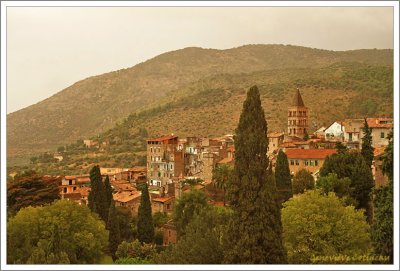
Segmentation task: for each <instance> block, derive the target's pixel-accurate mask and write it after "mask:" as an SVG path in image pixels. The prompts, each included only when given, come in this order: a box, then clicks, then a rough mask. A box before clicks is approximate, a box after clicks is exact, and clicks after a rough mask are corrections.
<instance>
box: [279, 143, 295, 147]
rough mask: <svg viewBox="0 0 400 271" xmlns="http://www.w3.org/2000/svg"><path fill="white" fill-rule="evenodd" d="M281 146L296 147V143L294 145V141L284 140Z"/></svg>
mask: <svg viewBox="0 0 400 271" xmlns="http://www.w3.org/2000/svg"><path fill="white" fill-rule="evenodd" d="M279 147H280V148H295V147H296V145H294V143H293V142H284V143H282V144H279Z"/></svg>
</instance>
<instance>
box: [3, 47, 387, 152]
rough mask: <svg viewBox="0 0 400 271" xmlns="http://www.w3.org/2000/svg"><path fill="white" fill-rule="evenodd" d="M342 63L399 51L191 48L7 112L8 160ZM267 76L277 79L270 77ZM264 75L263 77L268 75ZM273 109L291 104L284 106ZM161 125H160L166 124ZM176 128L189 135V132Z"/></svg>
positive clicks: (378, 61) (376, 59)
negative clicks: (218, 92) (172, 107)
mask: <svg viewBox="0 0 400 271" xmlns="http://www.w3.org/2000/svg"><path fill="white" fill-rule="evenodd" d="M341 61H350V62H354V61H355V62H360V63H368V64H374V65H391V63H392V61H393V51H392V50H357V51H346V52H333V51H326V50H317V49H311V48H305V47H297V46H283V45H248V46H242V47H239V48H233V49H229V50H213V49H201V48H186V49H182V50H177V51H173V52H168V53H165V54H162V55H160V56H157V57H155V58H153V59H150V60H148V61H146V62H144V63H141V64H138V65H136V66H134V67H132V68H129V69H124V70H120V71H115V72H111V73H107V74H103V75H99V76H93V77H90V78H87V79H85V80H82V81H80V82H77V83H75V84H74V85H72V86H70V87H68V88H66V89H65V90H63V91H61V92H59V93H57V94H56V95H54V96H52V97H50V98H48V99H46V100H44V101H42V102H40V103H38V104H36V105H33V106H30V107H28V108H25V109H22V110H20V111H17V112H15V113H11V114H9V115H8V116H7V136H8V137H7V146H8V150H7V151H8V157H12V156H16V155H18V154H29V153H37V152H42V151H46V150H54V149H55V148H56V147H57V146H59V145H62V144H67V143H71V142H74V141H75V140H77V139H79V138H85V137H90V136H93V135H95V134H99V133H102V132H103V131H105V130H106V129H109V128H112V127H114V126H115V124H116V122H117V121H118V120H121V118H123V117H125V116H127V115H128V114H130V113H133V112H140V111H143V110H146V109H151V108H155V107H157V106H158V105H160V104H165V103H167V102H173V101H176V100H180V99H181V98H182V97H187V96H188V95H196V93H198V92H201V91H205V90H210V89H211V90H212V89H219V88H221V89H224V90H225V91H226V92H227V93H229V92H234V91H235V90H240V91H243V90H244V89H246V88H248V86H249V85H251V84H255V83H257V84H259V85H268V84H269V83H268V82H269V81H271V82H272V84H281V83H280V82H279V81H278V79H277V78H282V79H283V80H284V79H285V78H284V77H285V76H284V75H282V76H279V74H280V73H281V72H282V71H283V73H284V71H285V70H286V69H293V68H315V69H317V70H318V69H319V68H323V67H326V66H329V65H332V64H334V63H338V62H341ZM272 70H273V71H272ZM268 71H271V72H272V74H271V75H269V74H268ZM263 72H265V76H263V75H262V73H263ZM258 73H261V74H258ZM287 76H289V75H286V77H287ZM301 76H303V77H304V76H305V77H307V72H303V73H302V75H301ZM274 77H275V78H274ZM239 78H244V79H243V80H245V81H241V80H238V79H239ZM298 79H303V78H302V77H299V78H298ZM291 80H292V79H291ZM304 80H307V79H304ZM306 83H307V82H306ZM288 90H289V89H288V88H282V89H281V91H282V93H280V94H279V95H276V96H277V99H278V98H279V97H278V96H285V95H286V94H284V93H286V92H285V91H288ZM307 93H308V90H305V95H306V97H307V95H308V94H307ZM227 95H228V94H227ZM268 95H269V94H268ZM224 97H225V96H224ZM285 97H286V96H285ZM240 99H241V98H240V95H236V94H235V95H233V97H232V100H229V102H228V101H226V102H228V103H223V104H225V105H226V110H223V111H221V110H222V107H219V109H218V110H219V111H218V110H217V109H215V110H216V111H213V110H214V109H212V110H211V112H209V110H208V111H207V112H209V113H207V112H206V113H207V114H211V115H215V114H222V115H226V116H229V114H230V113H232V112H231V111H230V110H229V108H228V107H229V103H233V104H235V105H239V104H240V101H241V100H240ZM284 101H286V100H283V102H284ZM266 105H267V104H266ZM271 105H272V104H271ZM275 105H277V106H281V105H282V106H284V105H285V104H284V103H283V104H281V103H280V102H279V101H278V102H276V103H275ZM193 110H194V111H193V113H202V114H203V113H204V112H202V111H201V109H200V108H197V109H196V110H197V111H196V110H195V109H193ZM182 112H183V111H182V108H180V109H176V112H174V113H176V114H178V115H179V114H183V113H182ZM233 113H234V112H233ZM207 114H205V121H202V120H201V117H200V116H196V117H194V118H199V120H200V123H199V125H205V126H207V123H208V121H209V120H214V119H215V117H210V118H207V116H206V115H207ZM235 114H236V115H235ZM170 117H171V118H172V116H170ZM235 118H237V113H234V115H233V120H235ZM155 121H156V122H157V121H158V122H160V121H163V119H162V118H160V119H158V120H155ZM233 123H234V121H233V122H230V123H229V124H227V126H226V127H222V128H219V129H218V130H215V129H213V131H212V133H215V134H217V133H220V132H224V131H225V130H229V129H232V127H234V125H233ZM185 124H187V122H185ZM163 125H164V124H163ZM168 125H169V124H168ZM168 125H167V126H166V127H165V129H164V127H160V128H157V129H159V130H157V129H156V128H151V129H152V131H153V132H154V133H156V132H157V133H167V132H170V131H172V130H176V127H174V125H172V124H171V125H169V126H168ZM190 128H192V127H191V126H188V127H187V128H186V130H187V131H186V132H188V131H189V130H188V129H190ZM178 130H179V132H184V130H185V128H184V127H181V128H179V129H178ZM200 132H201V133H205V134H206V133H211V132H209V131H207V129H206V128H204V129H203V128H202V129H200ZM212 133H211V134H212Z"/></svg>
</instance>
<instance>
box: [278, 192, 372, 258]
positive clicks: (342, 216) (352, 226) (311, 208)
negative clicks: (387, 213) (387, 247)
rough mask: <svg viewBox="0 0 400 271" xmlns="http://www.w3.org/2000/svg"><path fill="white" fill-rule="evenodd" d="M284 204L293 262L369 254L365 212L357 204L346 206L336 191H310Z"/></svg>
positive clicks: (286, 236) (286, 235)
mask: <svg viewBox="0 0 400 271" xmlns="http://www.w3.org/2000/svg"><path fill="white" fill-rule="evenodd" d="M283 206H284V208H283V209H282V225H283V236H284V244H285V247H286V249H287V253H288V259H289V263H294V264H307V263H312V259H313V257H315V256H337V255H345V256H360V255H369V253H370V251H371V241H370V237H369V225H368V224H367V222H366V219H365V216H364V214H363V212H362V211H361V210H356V209H354V206H347V207H345V206H344V205H343V204H342V202H341V200H340V199H339V198H338V197H337V196H336V195H335V194H334V193H329V194H328V195H324V194H323V193H321V191H318V190H310V191H306V192H305V193H304V194H300V195H298V196H297V197H293V198H291V199H290V200H288V201H287V202H285V203H284V204H283ZM319 262H320V263H323V262H324V261H319ZM326 263H329V261H328V260H327V262H326Z"/></svg>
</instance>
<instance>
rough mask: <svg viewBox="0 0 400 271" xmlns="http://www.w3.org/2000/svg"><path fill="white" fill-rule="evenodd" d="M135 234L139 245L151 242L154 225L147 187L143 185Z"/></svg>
mask: <svg viewBox="0 0 400 271" xmlns="http://www.w3.org/2000/svg"><path fill="white" fill-rule="evenodd" d="M137 233H138V239H139V241H140V242H141V243H151V242H153V239H154V224H153V217H152V214H151V204H150V196H149V190H148V188H147V185H143V187H142V196H141V198H140V206H139V210H138V221H137Z"/></svg>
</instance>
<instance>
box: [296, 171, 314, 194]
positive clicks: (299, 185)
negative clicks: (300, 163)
mask: <svg viewBox="0 0 400 271" xmlns="http://www.w3.org/2000/svg"><path fill="white" fill-rule="evenodd" d="M314 183H315V181H314V177H313V176H312V175H311V173H310V172H309V171H308V170H306V169H302V170H300V171H299V172H297V173H296V175H295V176H294V177H293V183H292V189H293V194H301V193H303V192H304V191H305V190H310V189H313V188H314V186H315V185H314Z"/></svg>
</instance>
